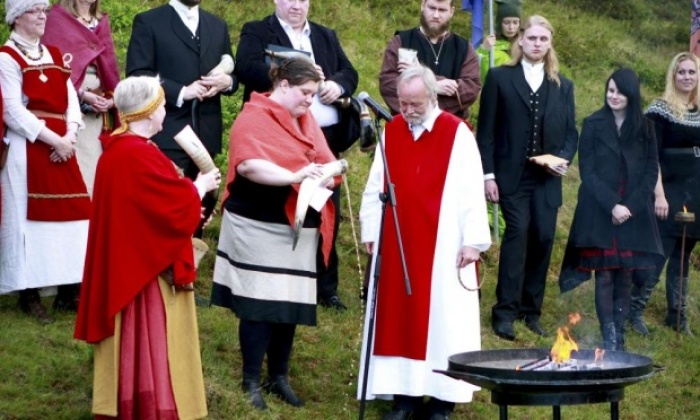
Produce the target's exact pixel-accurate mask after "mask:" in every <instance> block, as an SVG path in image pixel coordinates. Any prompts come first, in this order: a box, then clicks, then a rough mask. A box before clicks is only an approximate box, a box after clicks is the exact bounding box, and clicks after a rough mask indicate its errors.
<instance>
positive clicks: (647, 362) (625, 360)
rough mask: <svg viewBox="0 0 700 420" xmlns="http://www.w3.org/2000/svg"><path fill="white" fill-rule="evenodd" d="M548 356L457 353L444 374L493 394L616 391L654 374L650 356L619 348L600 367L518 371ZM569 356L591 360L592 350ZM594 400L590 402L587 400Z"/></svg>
mask: <svg viewBox="0 0 700 420" xmlns="http://www.w3.org/2000/svg"><path fill="white" fill-rule="evenodd" d="M548 355H549V349H503V350H482V351H472V352H467V353H459V354H455V355H453V356H451V357H450V358H449V365H448V366H449V367H448V370H446V371H439V372H440V373H443V374H445V375H447V376H450V377H452V378H455V379H460V380H463V381H466V382H469V383H471V384H474V385H477V386H480V387H482V388H485V389H488V390H491V391H494V392H496V393H499V394H500V393H514V394H529V395H532V394H538V393H541V394H558V393H562V392H564V393H584V394H585V393H600V392H610V391H615V390H619V391H620V396H622V395H623V394H622V388H624V387H626V386H628V385H631V384H634V383H636V382H639V381H642V380H645V379H647V378H650V377H651V376H653V375H654V373H655V370H654V366H653V361H652V359H651V358H649V357H646V356H641V355H638V354H634V353H627V352H622V351H606V352H605V356H604V357H603V362H604V363H603V366H602V369H600V370H580V371H518V370H515V368H516V367H517V366H522V365H524V364H526V363H528V362H531V361H533V360H539V359H543V358H545V357H547V356H548ZM571 358H572V359H578V360H583V361H585V362H586V363H592V362H593V360H594V359H595V351H594V350H579V351H577V352H573V353H571ZM590 402H593V401H590Z"/></svg>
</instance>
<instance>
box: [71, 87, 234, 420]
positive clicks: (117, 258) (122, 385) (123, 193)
mask: <svg viewBox="0 0 700 420" xmlns="http://www.w3.org/2000/svg"><path fill="white" fill-rule="evenodd" d="M114 100H115V103H116V106H117V108H118V109H119V111H120V119H121V122H122V126H121V127H120V128H119V129H117V130H116V131H115V132H114V134H115V135H113V136H110V137H109V139H108V140H107V141H105V150H104V153H103V154H102V157H101V158H100V161H99V163H98V165H97V172H96V176H95V194H94V197H93V203H94V209H93V214H92V217H91V218H90V231H89V235H88V250H87V258H86V262H85V274H84V277H83V285H82V287H81V290H80V306H79V308H78V318H77V320H76V326H75V338H77V339H79V340H85V341H87V342H88V343H91V344H95V376H94V387H93V406H92V411H93V413H94V414H96V415H97V416H98V417H102V416H104V417H115V416H116V417H119V418H120V419H145V418H149V419H156V418H157V419H178V418H179V419H194V418H201V417H204V416H206V415H207V408H206V399H205V394H204V381H203V378H202V365H201V358H200V352H199V338H198V332H197V316H196V313H195V304H194V293H192V292H191V291H192V286H191V283H192V282H193V281H194V279H195V276H196V272H195V262H194V257H193V249H192V247H193V244H192V234H193V233H194V231H195V229H197V226H198V225H199V222H200V217H201V215H200V211H201V207H200V206H201V198H202V197H203V196H204V194H205V193H206V192H207V191H211V190H214V189H216V188H218V185H219V183H220V180H221V175H220V173H219V171H218V169H217V170H214V171H211V172H209V173H207V174H206V175H202V174H200V175H199V176H198V178H197V180H195V181H194V182H192V181H191V180H190V179H188V178H185V177H183V176H182V175H181V174H180V173H178V171H177V169H176V167H175V166H174V165H173V163H172V162H171V161H170V159H168V158H167V157H166V156H165V155H164V154H163V153H162V152H161V151H160V150H159V149H158V147H157V146H156V145H155V143H153V142H152V141H151V140H149V138H150V137H151V136H153V135H154V134H156V133H157V132H159V131H160V130H161V129H162V128H163V125H162V124H163V118H165V94H164V93H163V89H162V88H161V86H160V82H159V80H158V79H157V78H153V77H146V76H142V77H130V78H128V79H126V80H124V81H123V82H121V83H120V84H119V85H118V86H117V88H116V90H115V93H114Z"/></svg>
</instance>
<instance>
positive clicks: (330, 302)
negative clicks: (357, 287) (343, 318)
mask: <svg viewBox="0 0 700 420" xmlns="http://www.w3.org/2000/svg"><path fill="white" fill-rule="evenodd" d="M318 303H319V304H320V305H321V306H325V307H326V308H333V309H335V310H337V311H340V312H342V311H344V310H346V309H348V307H347V306H345V305H344V304H343V302H342V301H341V300H340V298H339V297H338V295H333V296H331V297H329V298H327V299H326V298H319V299H318Z"/></svg>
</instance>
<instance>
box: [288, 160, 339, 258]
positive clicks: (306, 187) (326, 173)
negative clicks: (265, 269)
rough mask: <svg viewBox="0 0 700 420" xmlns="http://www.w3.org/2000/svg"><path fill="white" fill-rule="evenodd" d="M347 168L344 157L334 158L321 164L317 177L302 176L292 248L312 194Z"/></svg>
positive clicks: (302, 223)
mask: <svg viewBox="0 0 700 420" xmlns="http://www.w3.org/2000/svg"><path fill="white" fill-rule="evenodd" d="M347 170H348V161H347V160H345V159H340V160H336V161H333V162H330V163H326V164H325V165H323V169H322V174H321V176H320V177H318V178H308V177H307V178H304V180H303V181H302V182H301V187H300V188H299V196H298V197H297V209H296V213H295V215H294V242H293V243H292V249H296V247H297V241H299V232H301V227H302V226H303V225H304V219H305V218H306V211H307V210H308V208H309V203H310V202H311V199H312V198H313V196H314V194H315V193H316V191H317V190H318V189H319V188H325V185H326V183H328V180H329V179H331V178H333V177H334V176H338V175H342V174H344V173H345V172H347Z"/></svg>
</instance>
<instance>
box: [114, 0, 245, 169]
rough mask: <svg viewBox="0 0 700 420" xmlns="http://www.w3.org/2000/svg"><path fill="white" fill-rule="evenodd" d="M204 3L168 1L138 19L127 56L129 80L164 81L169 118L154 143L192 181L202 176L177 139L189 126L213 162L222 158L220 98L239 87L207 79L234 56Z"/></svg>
mask: <svg viewBox="0 0 700 420" xmlns="http://www.w3.org/2000/svg"><path fill="white" fill-rule="evenodd" d="M200 1H201V0H170V3H169V4H166V5H163V6H160V7H156V8H155V9H152V10H149V11H147V12H143V13H139V14H138V15H136V17H135V18H134V24H133V29H132V32H131V39H130V41H129V49H128V51H127V55H126V75H127V76H139V75H147V76H156V75H157V76H160V80H161V84H162V86H163V89H164V90H165V111H166V116H165V121H164V122H163V130H162V131H161V132H160V133H158V134H156V135H155V136H153V141H155V143H156V144H157V145H158V147H160V149H161V150H162V151H163V153H165V154H166V155H167V156H168V157H169V158H170V159H171V160H172V161H173V162H175V164H176V165H177V166H178V167H180V168H182V169H183V171H184V173H185V175H186V176H187V177H189V178H192V179H194V178H195V177H196V176H197V174H198V173H199V170H198V169H197V167H196V165H195V164H194V162H193V161H192V159H190V158H189V156H187V154H186V153H185V152H184V151H183V150H182V148H181V147H180V146H179V145H178V144H177V143H176V142H175V140H174V139H173V137H174V136H175V135H176V134H177V133H178V132H180V130H182V129H183V128H184V127H185V126H186V125H187V124H189V125H191V126H192V129H193V130H194V132H195V133H196V134H197V135H198V136H199V138H200V139H201V140H202V143H203V144H204V146H205V147H206V148H207V151H208V152H209V154H210V155H211V156H215V155H217V154H218V153H220V152H221V135H222V122H221V98H220V95H221V94H222V93H223V94H231V93H233V92H234V91H235V90H236V88H237V85H238V83H237V81H236V78H235V77H233V76H231V75H227V74H218V75H213V76H207V74H208V73H209V72H210V71H211V70H212V69H213V68H214V67H215V66H216V65H217V64H219V62H220V61H221V56H222V55H224V54H228V55H232V54H233V53H232V50H231V40H230V38H229V35H228V27H227V26H226V23H225V22H224V21H223V20H221V19H220V18H218V17H216V16H214V15H212V14H211V13H208V12H206V11H204V10H201V9H200V8H199V3H200Z"/></svg>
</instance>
